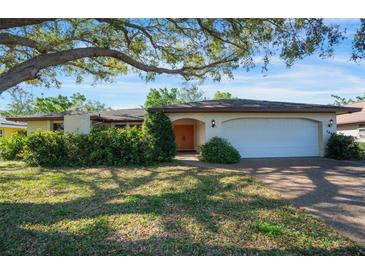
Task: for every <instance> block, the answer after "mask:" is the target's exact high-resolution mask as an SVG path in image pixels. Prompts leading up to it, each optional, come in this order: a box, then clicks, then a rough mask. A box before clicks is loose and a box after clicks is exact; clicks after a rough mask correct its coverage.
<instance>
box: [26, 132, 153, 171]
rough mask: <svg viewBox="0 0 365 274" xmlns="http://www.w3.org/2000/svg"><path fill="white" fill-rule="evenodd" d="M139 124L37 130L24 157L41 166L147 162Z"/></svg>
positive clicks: (27, 146) (113, 164)
mask: <svg viewBox="0 0 365 274" xmlns="http://www.w3.org/2000/svg"><path fill="white" fill-rule="evenodd" d="M145 152H146V145H145V140H144V138H143V134H142V130H141V129H138V128H128V129H106V130H100V129H98V130H94V131H92V132H91V133H90V134H87V135H76V134H62V133H57V132H45V131H43V132H36V133H33V134H31V135H30V136H29V137H28V140H27V142H26V147H25V150H24V153H23V156H24V160H25V161H26V162H27V163H28V164H30V165H37V166H98V165H108V166H116V165H119V166H120V165H135V164H144V163H146V157H145Z"/></svg>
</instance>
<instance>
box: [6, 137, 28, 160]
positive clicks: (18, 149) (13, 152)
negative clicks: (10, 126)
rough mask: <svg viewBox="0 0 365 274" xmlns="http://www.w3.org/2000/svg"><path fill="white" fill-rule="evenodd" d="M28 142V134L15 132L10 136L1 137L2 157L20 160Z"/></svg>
mask: <svg viewBox="0 0 365 274" xmlns="http://www.w3.org/2000/svg"><path fill="white" fill-rule="evenodd" d="M25 142H26V136H24V135H20V134H18V133H15V134H13V135H11V136H10V137H8V138H5V137H4V138H0V159H3V160H9V161H11V160H19V159H21V158H22V155H21V153H22V151H23V148H24V145H25Z"/></svg>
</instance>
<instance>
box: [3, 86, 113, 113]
mask: <svg viewBox="0 0 365 274" xmlns="http://www.w3.org/2000/svg"><path fill="white" fill-rule="evenodd" d="M106 109H107V107H106V106H105V104H103V103H101V102H99V101H91V100H87V99H86V97H85V95H83V94H81V93H79V92H76V93H74V94H73V95H71V96H70V97H68V96H63V95H58V96H56V97H43V96H42V97H36V98H35V99H34V98H33V96H32V94H31V93H29V92H27V91H24V90H20V91H17V92H14V94H12V101H11V103H10V104H9V111H8V113H9V114H10V115H21V114H31V113H50V112H63V111H68V110H79V111H86V112H94V111H102V110H106Z"/></svg>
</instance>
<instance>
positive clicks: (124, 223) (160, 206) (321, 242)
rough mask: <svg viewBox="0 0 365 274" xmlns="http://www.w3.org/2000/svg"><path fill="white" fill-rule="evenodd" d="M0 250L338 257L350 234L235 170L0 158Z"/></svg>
mask: <svg viewBox="0 0 365 274" xmlns="http://www.w3.org/2000/svg"><path fill="white" fill-rule="evenodd" d="M0 231H1V233H0V254H1V255H280V254H297V255H314V254H316V255H317V254H318V255H335V254H336V255H340V254H341V255H347V254H353V255H356V254H361V250H359V248H358V247H357V246H356V245H355V244H354V243H353V242H351V241H350V240H348V239H347V238H345V237H343V236H342V235H340V234H338V233H337V232H335V231H334V230H333V229H331V228H329V227H328V226H326V225H324V224H323V223H321V222H319V221H318V220H316V219H314V218H312V217H310V216H309V215H308V214H306V213H305V212H303V211H301V210H299V209H297V208H295V207H293V206H291V205H288V204H286V203H285V202H283V201H282V200H280V197H279V196H278V195H277V193H275V192H273V191H271V190H270V189H268V188H267V187H265V186H264V185H262V184H261V183H260V182H257V181H255V180H254V179H253V178H251V177H248V176H246V175H245V174H243V173H240V172H227V171H224V170H219V169H203V168H194V167H188V166H179V165H174V164H171V165H162V166H156V167H146V168H144V167H139V168H89V169H44V168H30V167H26V166H24V165H23V164H22V163H19V162H0Z"/></svg>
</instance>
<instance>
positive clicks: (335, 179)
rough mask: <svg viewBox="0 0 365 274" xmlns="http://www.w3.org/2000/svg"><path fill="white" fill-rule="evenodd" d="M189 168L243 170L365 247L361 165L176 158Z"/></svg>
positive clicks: (364, 190)
mask: <svg viewBox="0 0 365 274" xmlns="http://www.w3.org/2000/svg"><path fill="white" fill-rule="evenodd" d="M177 160H179V161H181V162H184V163H186V164H189V165H194V166H202V167H215V168H216V167H218V168H224V169H231V170H237V169H239V170H243V171H245V172H246V173H248V174H250V175H252V176H255V177H256V178H257V179H259V180H260V181H262V182H264V183H265V184H267V185H269V186H270V187H271V188H272V189H274V190H276V191H278V192H280V193H281V195H282V197H283V198H284V199H286V200H289V201H291V202H292V203H294V204H295V205H297V206H299V207H301V208H304V209H306V210H308V211H309V212H310V213H311V214H313V215H314V216H316V217H319V218H320V219H322V220H323V221H324V222H326V223H327V224H329V225H331V226H333V227H334V228H336V229H337V230H339V231H341V232H342V233H344V234H346V235H347V236H348V237H350V238H351V239H353V240H355V241H356V242H358V243H360V244H362V245H365V165H361V164H358V163H356V162H346V161H344V162H341V161H336V160H330V159H324V158H268V159H242V160H241V162H240V163H239V164H234V165H218V164H207V163H202V162H199V161H198V160H197V159H196V157H195V156H194V155H182V156H178V157H177Z"/></svg>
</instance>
